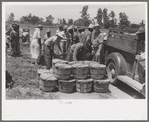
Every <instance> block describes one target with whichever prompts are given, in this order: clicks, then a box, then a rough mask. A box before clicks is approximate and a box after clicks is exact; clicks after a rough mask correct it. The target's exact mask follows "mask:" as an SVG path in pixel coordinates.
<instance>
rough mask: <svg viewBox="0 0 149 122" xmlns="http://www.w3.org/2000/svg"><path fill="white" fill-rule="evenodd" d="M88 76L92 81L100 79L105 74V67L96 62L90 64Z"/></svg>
mask: <svg viewBox="0 0 149 122" xmlns="http://www.w3.org/2000/svg"><path fill="white" fill-rule="evenodd" d="M89 66H90V76H91V78H93V79H97V80H98V79H102V78H104V76H105V73H106V66H105V65H103V64H99V63H97V62H94V63H90V64H89Z"/></svg>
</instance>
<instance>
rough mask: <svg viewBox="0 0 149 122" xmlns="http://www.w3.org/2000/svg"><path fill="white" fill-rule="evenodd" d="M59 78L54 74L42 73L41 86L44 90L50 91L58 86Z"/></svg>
mask: <svg viewBox="0 0 149 122" xmlns="http://www.w3.org/2000/svg"><path fill="white" fill-rule="evenodd" d="M56 85H57V79H56V78H55V77H54V75H52V74H41V75H40V81H39V87H40V89H41V90H42V91H46V92H50V91H53V90H54V89H55V88H56Z"/></svg>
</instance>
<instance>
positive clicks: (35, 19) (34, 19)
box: [20, 13, 43, 24]
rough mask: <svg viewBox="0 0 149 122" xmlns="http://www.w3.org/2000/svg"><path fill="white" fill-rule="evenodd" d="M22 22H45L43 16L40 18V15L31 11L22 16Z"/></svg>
mask: <svg viewBox="0 0 149 122" xmlns="http://www.w3.org/2000/svg"><path fill="white" fill-rule="evenodd" d="M20 23H26V24H39V23H43V18H40V17H38V16H35V15H32V14H31V13H30V14H29V15H28V16H22V17H21V18H20Z"/></svg>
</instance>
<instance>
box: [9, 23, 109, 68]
mask: <svg viewBox="0 0 149 122" xmlns="http://www.w3.org/2000/svg"><path fill="white" fill-rule="evenodd" d="M100 28H101V26H100V25H98V24H90V25H89V26H88V28H87V29H85V28H82V27H76V26H73V25H71V26H67V25H60V26H59V28H58V30H57V31H56V33H55V35H51V31H50V29H48V30H47V33H46V34H45V36H44V40H43V41H42V40H41V39H42V37H41V32H42V30H43V26H42V25H38V26H37V27H36V28H35V30H34V33H33V35H32V40H31V43H30V52H31V55H32V59H34V62H35V63H36V64H38V63H39V61H40V58H41V54H43V55H44V59H45V65H46V69H51V67H52V59H53V58H60V59H64V60H67V61H76V60H77V61H79V60H82V61H83V60H90V61H91V60H93V61H97V62H99V63H103V56H104V55H103V52H104V50H103V47H104V40H106V38H107V34H105V33H101V32H100ZM11 29H12V30H11V32H10V34H9V40H10V42H11V56H17V55H20V54H21V52H20V46H19V45H20V44H19V40H20V39H19V35H20V34H19V25H17V24H12V28H11ZM42 52H43V53H42Z"/></svg>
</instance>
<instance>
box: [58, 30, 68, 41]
mask: <svg viewBox="0 0 149 122" xmlns="http://www.w3.org/2000/svg"><path fill="white" fill-rule="evenodd" d="M57 36H59V37H61V38H62V39H65V38H66V36H65V34H64V32H63V31H62V32H59V33H58V34H57Z"/></svg>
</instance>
